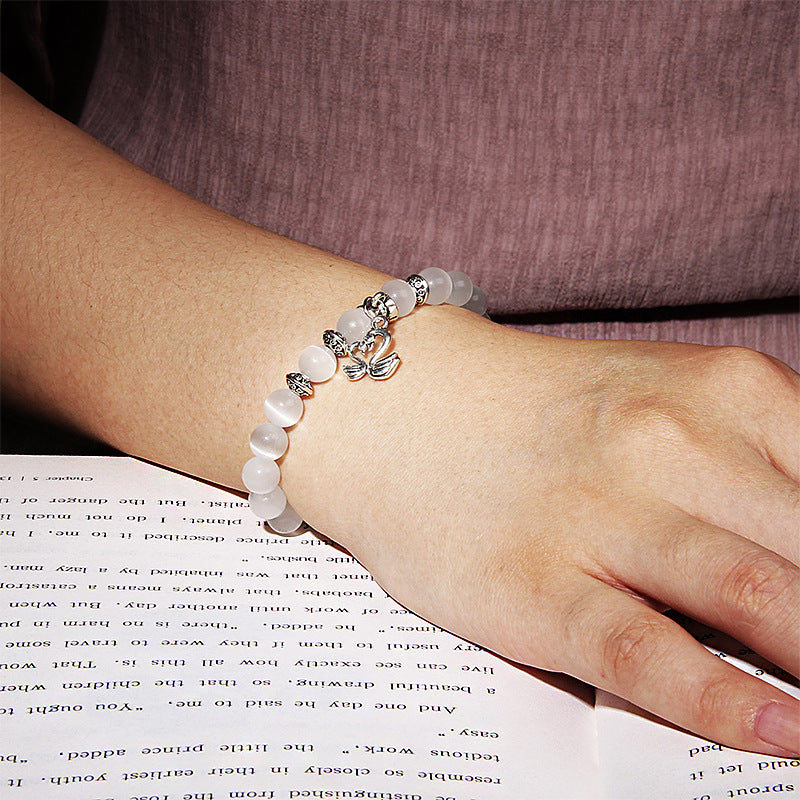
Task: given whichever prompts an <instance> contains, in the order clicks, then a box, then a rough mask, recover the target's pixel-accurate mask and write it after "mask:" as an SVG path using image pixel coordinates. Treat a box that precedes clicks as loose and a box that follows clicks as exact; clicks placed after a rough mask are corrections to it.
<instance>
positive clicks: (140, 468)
mask: <svg viewBox="0 0 800 800" xmlns="http://www.w3.org/2000/svg"><path fill="white" fill-rule="evenodd" d="M0 542H2V559H1V562H0V563H1V566H0V719H2V734H1V736H2V745H0V785H2V787H3V797H4V798H9V800H12V799H13V798H18V799H19V800H22V799H23V798H24V799H25V800H34V798H35V799H36V800H41V798H47V799H48V800H60V799H61V798H64V800H77V799H78V798H80V800H101V799H105V800H129V798H145V797H146V798H158V800H175V799H176V798H184V799H185V800H188V799H189V798H192V799H193V800H194V799H197V798H202V800H219V799H220V798H251V797H258V798H307V797H314V798H323V797H324V798H351V797H352V798H355V797H363V798H387V799H388V798H391V799H393V800H406V799H407V798H412V799H413V800H448V799H449V800H501V799H502V800H509V799H510V798H515V799H516V798H525V799H526V800H536V798H542V800H558V798H564V799H565V800H575V799H576V798H591V797H593V796H594V792H595V790H596V786H597V760H596V759H597V754H596V746H595V744H596V743H595V730H594V710H593V697H592V696H591V695H590V696H589V697H587V696H586V695H585V693H584V694H583V695H582V694H581V691H580V685H579V684H571V683H569V682H568V681H566V680H564V681H563V682H561V681H559V679H557V678H553V677H552V676H551V677H550V678H549V679H545V677H546V676H544V675H539V674H538V673H535V671H532V670H530V671H526V670H523V669H520V668H518V667H516V666H514V665H511V664H509V663H507V662H505V661H503V660H502V659H500V658H498V657H496V656H493V655H491V654H489V653H487V652H485V651H483V650H481V649H480V648H476V647H474V646H473V645H470V644H468V643H466V642H464V641H462V640H461V639H459V638H457V637H455V636H452V635H450V634H448V633H446V632H444V631H442V630H440V629H439V628H437V627H436V626H434V625H431V624H430V623H428V622H426V621H424V620H422V619H420V618H418V617H416V616H415V615H413V614H411V613H409V612H408V611H407V610H406V609H404V608H402V607H401V606H399V605H398V604H397V603H395V602H394V601H393V600H391V599H390V598H389V597H388V596H387V595H386V594H385V593H384V592H383V591H382V590H381V589H380V587H379V586H378V585H377V584H376V583H375V582H374V581H373V580H372V578H371V577H370V576H369V575H368V574H367V573H366V571H365V570H364V569H363V568H362V567H361V566H360V565H359V564H358V563H357V562H356V561H355V560H354V559H352V558H351V557H350V556H349V555H347V553H345V552H343V551H342V550H340V549H338V548H336V547H335V546H332V545H330V544H328V543H324V542H322V541H321V540H320V539H318V538H316V537H314V536H311V535H308V534H307V535H305V536H302V537H298V538H293V539H285V538H281V537H277V536H275V535H273V534H269V533H265V532H264V530H263V529H262V528H261V527H260V525H259V524H258V521H257V520H256V519H255V517H253V516H252V514H251V513H250V511H249V509H248V508H247V507H246V503H245V501H243V500H242V499H241V498H240V497H239V496H238V495H236V494H232V493H228V492H225V491H223V490H220V489H218V488H214V487H210V486H207V485H204V484H202V483H200V482H198V481H193V480H191V479H189V478H186V477H183V476H180V475H176V474H174V473H171V472H168V471H165V470H161V469H158V468H156V467H153V466H150V465H147V464H144V463H141V462H139V461H136V460H133V459H128V458H66V457H63V458H59V457H35V456H34V457H29V456H0ZM584 688H585V687H584Z"/></svg>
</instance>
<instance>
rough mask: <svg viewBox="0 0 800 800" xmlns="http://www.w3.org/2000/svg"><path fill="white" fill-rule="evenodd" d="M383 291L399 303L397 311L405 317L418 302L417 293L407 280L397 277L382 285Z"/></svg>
mask: <svg viewBox="0 0 800 800" xmlns="http://www.w3.org/2000/svg"><path fill="white" fill-rule="evenodd" d="M381 291H382V292H386V294H388V295H389V297H391V298H392V300H394V302H395V303H396V304H397V313H398V314H399V315H400V316H401V317H405V316H406V315H407V314H410V313H411V312H412V311H413V310H414V306H416V304H417V293H416V292H415V291H414V290H413V289H412V288H411V287H410V286H409V285H408V284H407V283H406V282H405V281H401V280H400V279H399V278H395V279H394V280H391V281H386V283H384V284H383V286H381Z"/></svg>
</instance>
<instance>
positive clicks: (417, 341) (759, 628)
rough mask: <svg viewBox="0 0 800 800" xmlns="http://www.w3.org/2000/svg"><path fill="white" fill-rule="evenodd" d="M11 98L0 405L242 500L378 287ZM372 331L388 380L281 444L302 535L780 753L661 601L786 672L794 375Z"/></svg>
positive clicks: (787, 702)
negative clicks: (259, 458) (307, 370)
mask: <svg viewBox="0 0 800 800" xmlns="http://www.w3.org/2000/svg"><path fill="white" fill-rule="evenodd" d="M2 102H3V107H2V110H3V114H2V170H3V175H2V189H3V209H2V215H3V231H2V236H3V262H2V263H3V283H2V311H3V313H2V380H3V386H2V388H3V396H4V399H5V400H6V401H11V402H14V403H18V404H22V405H23V406H25V407H26V408H30V409H33V410H35V411H37V412H39V413H41V414H43V415H47V416H49V417H52V418H55V419H57V420H60V421H61V422H63V423H65V424H68V425H70V426H74V427H76V428H78V429H80V430H83V431H84V432H87V433H89V434H91V435H93V436H95V437H97V438H99V439H101V440H103V441H106V442H108V443H110V444H112V445H114V446H116V447H118V448H120V449H122V450H124V451H126V452H128V453H131V454H133V455H136V456H140V457H142V458H146V459H148V460H151V461H154V462H157V463H160V464H164V465H167V466H169V467H172V468H175V469H178V470H181V471H183V472H186V473H188V474H191V475H196V476H198V477H200V478H203V479H206V480H209V481H212V482H214V483H218V484H220V485H223V486H228V487H233V488H237V489H241V488H242V487H241V483H240V477H239V474H240V470H241V466H242V464H243V463H244V462H245V461H246V460H247V458H248V457H249V449H248V447H247V441H248V438H249V434H250V431H251V430H252V428H253V427H255V425H257V424H259V423H260V422H261V421H263V410H262V408H263V406H262V404H263V400H264V398H265V397H266V395H267V394H268V393H269V392H270V391H272V390H274V389H276V388H279V387H281V386H282V385H283V377H284V375H285V373H286V372H288V371H290V370H291V369H294V368H295V365H296V359H297V356H298V354H299V353H300V352H301V351H302V349H303V348H304V347H305V346H307V345H308V344H310V343H314V342H318V341H319V339H320V335H321V332H322V331H323V330H324V329H326V328H328V327H332V326H333V325H334V324H335V321H336V318H337V317H338V315H339V314H340V313H341V312H343V311H345V310H347V309H348V308H353V307H355V306H356V305H358V304H359V303H360V302H361V300H362V299H363V298H364V297H366V296H367V295H370V294H372V293H374V292H375V291H376V290H377V289H378V288H379V287H380V286H381V285H382V283H383V282H384V281H385V280H386V276H384V275H381V274H380V273H377V272H375V271H373V270H370V269H368V268H367V267H364V266H361V265H358V264H354V263H352V262H348V261H346V260H343V259H340V258H337V257H335V256H332V255H330V254H328V253H323V252H320V251H318V250H315V249H313V248H310V247H307V246H305V245H302V244H299V243H297V242H292V241H289V240H286V239H283V238H281V237H278V236H275V235H273V234H270V233H267V232H265V231H262V230H259V229H257V228H254V227H252V226H250V225H247V224H245V223H243V222H241V221H239V220H236V219H234V218H232V217H229V216H227V215H225V214H222V213H220V212H218V211H215V210H213V209H211V208H209V207H207V206H204V205H203V204H201V203H198V202H197V201H195V200H192V199H191V198H188V197H186V196H185V195H183V194H181V193H179V192H177V191H176V190H174V189H172V188H171V187H169V186H167V185H165V184H164V183H162V182H160V181H158V180H157V179H155V178H153V177H151V176H149V175H147V174H145V173H144V172H142V171H141V170H139V169H137V168H136V167H134V166H132V165H131V164H129V163H128V162H126V161H124V160H123V159H121V158H119V157H118V156H116V155H115V154H114V153H112V152H111V151H110V150H108V149H106V148H105V147H103V146H102V145H100V144H99V143H97V142H95V141H94V140H92V139H91V138H90V137H88V136H87V135H85V134H83V133H82V132H80V131H79V130H78V129H76V128H74V127H73V126H71V125H69V124H68V123H66V122H65V121H63V120H62V119H60V118H58V117H56V116H54V115H52V114H51V113H49V112H48V111H46V110H44V109H43V108H42V107H40V106H38V105H37V104H36V103H35V102H33V101H32V100H31V99H30V98H29V97H28V96H27V95H25V94H24V93H23V92H21V91H20V90H19V89H18V88H17V87H15V86H14V85H13V84H11V83H10V82H8V81H5V80H4V82H3V96H2ZM392 333H393V342H394V346H395V350H396V352H398V353H399V354H400V357H401V359H402V363H401V365H400V368H399V369H398V370H397V373H396V374H395V375H394V376H392V378H391V379H390V380H389V381H384V382H376V381H371V380H369V379H364V380H362V381H359V382H358V383H350V382H348V381H346V380H345V379H344V377H343V376H342V374H341V370H340V371H339V372H338V373H337V375H336V376H334V378H333V379H332V380H331V381H329V382H328V383H326V384H323V385H320V386H317V387H316V391H315V396H314V397H313V398H311V399H309V400H308V401H307V402H306V403H305V413H304V417H303V419H302V420H301V423H300V424H298V425H297V426H296V427H295V428H294V429H292V431H291V435H290V439H291V444H290V450H289V453H288V454H287V456H286V457H285V458H284V459H283V462H282V464H281V470H282V486H283V487H284V489H285V491H286V493H287V495H288V496H289V498H290V499H291V500H292V502H293V504H294V505H295V507H296V508H297V510H298V512H299V513H300V514H301V515H302V516H303V517H304V519H306V520H308V521H309V522H310V523H311V524H312V525H314V527H316V528H317V529H318V530H320V531H322V532H324V533H325V534H327V535H328V536H330V537H331V538H333V539H334V540H336V541H337V542H339V543H340V544H342V545H343V546H344V547H346V548H348V549H349V550H350V551H351V552H352V553H353V554H354V555H355V556H356V557H357V558H358V559H359V560H360V561H362V563H363V564H364V565H365V566H366V567H367V568H368V569H369V570H370V571H371V572H372V573H373V575H374V576H375V577H376V579H377V580H378V581H379V582H380V583H381V585H382V586H384V587H385V588H386V590H387V591H388V592H389V593H391V594H392V595H393V596H394V597H395V598H397V599H398V600H399V601H400V602H401V603H403V604H405V605H406V606H408V607H409V608H411V609H412V610H414V611H415V612H417V613H418V614H420V615H421V616H423V617H425V618H427V619H430V620H432V621H434V622H436V623H437V624H439V625H441V626H442V627H444V628H447V629H448V630H451V631H453V632H455V633H457V634H459V635H461V636H464V637H466V638H467V639H469V640H471V641H474V642H477V643H479V644H481V645H483V646H485V647H488V648H490V649H492V650H494V651H496V652H497V653H500V654H502V655H504V656H507V657H509V658H512V659H515V660H517V661H519V662H522V663H525V664H529V665H532V666H536V667H540V668H543V669H546V670H553V671H560V672H565V673H568V674H570V675H574V676H576V677H578V678H580V679H582V680H584V681H586V682H588V683H591V684H593V685H595V686H599V687H602V688H605V689H608V690H610V691H612V692H614V693H616V694H618V695H620V696H622V697H625V698H627V699H630V700H631V701H633V702H634V703H636V704H638V705H640V706H642V707H643V708H646V709H648V710H650V711H652V712H654V713H655V714H658V715H660V716H662V717H664V718H665V719H668V720H670V721H672V722H674V723H676V724H678V725H680V726H682V727H684V728H686V729H688V730H691V731H693V732H696V733H698V734H700V735H702V736H705V737H708V738H710V739H712V740H715V741H718V742H721V743H723V744H726V745H730V746H733V747H738V748H742V749H747V750H755V751H759V752H763V753H769V754H774V755H782V756H785V755H788V754H794V753H797V752H798V750H800V738H799V737H798V719H800V710H799V708H800V705H799V704H798V703H797V702H796V701H795V700H793V699H792V698H790V697H788V696H787V695H785V694H783V693H782V692H780V691H779V690H777V689H776V688H774V687H772V686H769V685H768V684H765V683H763V682H762V681H759V680H757V679H755V678H752V677H750V676H748V675H745V674H744V673H742V672H740V671H738V670H737V669H735V668H734V667H732V666H731V665H729V664H728V663H726V662H724V661H723V660H721V659H718V658H715V657H714V656H712V655H710V654H708V653H707V652H706V651H705V649H704V648H702V647H701V646H700V645H699V644H697V643H696V642H695V641H694V639H692V637H691V636H690V635H689V634H687V633H686V632H685V631H684V630H683V629H682V628H680V627H679V626H678V625H677V624H675V623H674V622H672V621H671V620H670V619H669V618H667V617H665V616H663V615H662V614H660V613H659V612H658V610H657V609H658V608H663V607H667V606H668V607H671V608H674V609H677V610H678V611H681V612H683V613H685V614H686V615H689V616H691V617H694V618H696V619H698V620H701V621H702V622H705V623H707V624H710V625H712V626H714V627H717V628H719V629H721V630H724V631H726V632H728V633H730V634H731V635H733V636H735V637H736V638H738V639H739V640H740V641H742V642H743V643H745V644H747V645H749V646H751V647H752V648H753V649H755V650H757V651H758V652H760V653H762V654H763V655H765V656H766V657H768V658H769V659H771V660H772V661H774V662H775V663H776V664H778V665H779V666H781V667H783V668H784V669H786V670H787V671H789V672H791V673H793V674H794V675H797V674H798V662H799V661H800V657H799V656H798V654H800V642H799V641H798V637H799V635H800V628H799V627H798V625H797V619H798V618H799V614H798V612H799V611H800V580H798V567H797V564H798V561H800V546H799V543H798V535H797V533H798V530H800V525H799V524H798V523H800V489H799V488H798V480H800V446H799V444H798V426H797V420H798V418H800V414H799V412H800V379H798V376H797V375H796V374H795V373H794V372H793V371H792V370H790V369H789V368H788V367H787V366H785V365H783V364H781V363H779V362H777V361H776V360H774V359H771V358H769V357H767V356H763V355H760V354H758V353H755V352H752V351H748V350H744V349H740V348H705V347H699V346H693V345H682V344H671V343H661V344H653V343H637V342H590V341H572V340H562V339H553V338H548V337H541V336H535V335H532V334H527V333H521V332H518V331H514V330H511V329H506V328H503V327H500V326H497V325H494V324H492V323H490V322H488V321H487V320H485V319H481V318H478V317H476V316H475V315H473V314H470V313H469V312H465V311H463V310H461V309H457V308H453V307H449V306H441V307H436V308H434V307H427V306H426V307H422V308H420V309H418V310H416V311H415V312H414V313H413V314H411V315H410V316H408V317H405V318H403V319H401V320H399V321H398V322H396V323H395V324H394V325H393V326H392ZM777 708H782V709H784V712H785V716H786V721H785V723H784V724H782V725H777V726H776V724H774V723H771V724H770V717H771V715H772V714H773V712H774V711H775V709H777Z"/></svg>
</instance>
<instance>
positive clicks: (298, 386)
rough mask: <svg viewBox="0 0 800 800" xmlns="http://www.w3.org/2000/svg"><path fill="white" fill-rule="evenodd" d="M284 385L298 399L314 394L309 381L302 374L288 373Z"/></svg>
mask: <svg viewBox="0 0 800 800" xmlns="http://www.w3.org/2000/svg"><path fill="white" fill-rule="evenodd" d="M286 385H287V386H288V387H289V388H290V389H291V390H292V391H293V392H294V393H295V394H297V395H300V397H311V395H312V394H314V388H313V387H312V386H311V381H310V380H309V379H308V378H306V376H305V375H303V373H302V372H290V373H289V374H288V375H287V376H286Z"/></svg>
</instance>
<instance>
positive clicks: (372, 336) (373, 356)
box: [342, 327, 400, 381]
mask: <svg viewBox="0 0 800 800" xmlns="http://www.w3.org/2000/svg"><path fill="white" fill-rule="evenodd" d="M376 339H380V340H381V343H380V344H379V345H378V349H377V350H375V352H373V349H374V348H375V340H376ZM391 344H392V335H391V334H390V333H389V331H387V330H386V328H375V327H373V328H372V330H371V331H369V332H368V333H367V335H366V336H365V337H364V338H363V339H362V340H361V341H360V342H355V343H354V344H351V345H350V347H349V348H348V350H347V354H348V355H349V356H350V358H352V359H353V361H354V362H355V363H354V364H346V365H345V366H343V367H342V370H343V372H344V374H345V376H346V377H347V378H348V380H351V381H357V380H359V379H360V378H363V377H364V376H365V375H369V377H370V378H372V379H373V380H376V381H383V380H386V378H389V377H391V376H392V374H393V373H394V371H395V370H396V369H397V367H398V366H399V364H400V356H398V355H397V353H390V354H389V355H388V356H387V355H385V353H386V351H387V350H388V349H389V348H390V347H391ZM368 357H369V360H368V361H367V358H368Z"/></svg>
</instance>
